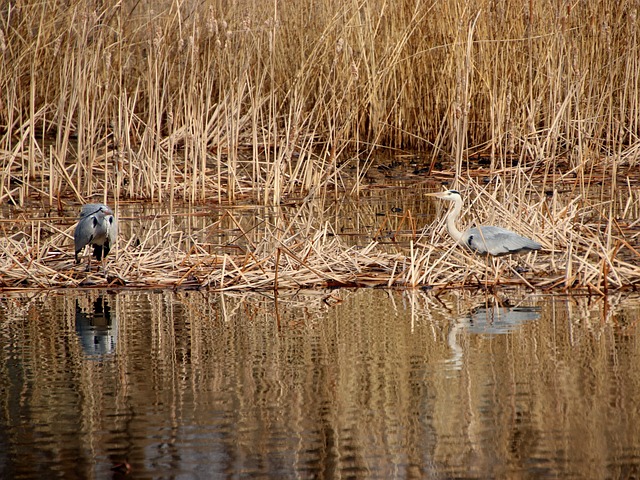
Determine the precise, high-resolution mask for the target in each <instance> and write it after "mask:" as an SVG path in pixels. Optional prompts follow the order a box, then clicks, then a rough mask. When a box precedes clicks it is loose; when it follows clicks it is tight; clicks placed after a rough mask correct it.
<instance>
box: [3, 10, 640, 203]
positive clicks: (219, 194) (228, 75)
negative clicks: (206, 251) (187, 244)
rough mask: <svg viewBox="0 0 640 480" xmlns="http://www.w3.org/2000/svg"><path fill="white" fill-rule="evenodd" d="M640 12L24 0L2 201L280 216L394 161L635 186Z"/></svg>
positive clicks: (11, 52)
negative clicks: (375, 158) (403, 152)
mask: <svg viewBox="0 0 640 480" xmlns="http://www.w3.org/2000/svg"><path fill="white" fill-rule="evenodd" d="M637 15H638V4H637V2H636V1H633V0H623V1H621V2H617V3H613V4H612V3H611V2H607V1H604V0H597V1H593V2H578V3H575V2H565V1H559V2H555V3H553V4H548V3H544V2H504V1H495V0H484V1H480V2H477V1H471V0H447V1H442V2H435V1H433V2H418V1H415V0H402V1H399V2H398V1H393V2H392V1H390V0H351V1H346V2H338V3H336V2H331V1H329V0H313V1H311V0H302V1H296V2H283V1H278V0H272V1H270V2H257V1H255V0H240V1H237V2H232V3H229V2H205V3H202V2H200V3H199V2H193V1H184V2H178V1H175V0H174V1H164V2H144V1H143V2H140V1H133V0H125V1H122V2H116V3H113V2H107V3H101V2H94V1H90V0H71V1H70V2H69V1H64V2H62V1H61V0H47V1H33V0H22V1H20V2H17V1H9V2H5V3H4V4H3V5H2V6H1V7H0V92H2V95H0V200H1V201H7V200H11V201H13V202H16V203H21V202H23V201H24V199H25V198H26V197H28V196H29V195H37V194H38V190H37V189H36V188H34V187H36V186H37V185H40V186H47V187H46V188H50V187H49V186H53V187H54V188H56V189H57V191H56V192H48V198H49V199H50V201H54V198H55V197H56V196H58V197H59V196H60V195H63V194H71V195H73V196H75V197H81V198H82V199H86V198H90V197H92V196H94V195H96V194H98V195H104V192H107V195H108V197H110V198H112V197H114V196H118V197H122V198H145V199H150V200H155V201H164V199H165V198H168V197H169V198H170V199H172V200H173V199H180V200H186V201H189V202H201V201H204V200H208V199H216V200H217V201H218V202H223V201H235V200H237V199H239V198H242V197H243V196H245V195H253V196H254V197H255V198H256V199H258V200H259V201H260V202H262V203H265V204H277V203H279V202H280V201H281V200H282V198H283V197H284V196H286V195H291V194H301V193H303V194H306V193H307V192H309V191H311V190H312V189H316V190H317V189H320V190H322V191H324V192H329V191H331V189H333V190H336V191H337V190H339V189H341V188H342V187H343V185H342V182H343V179H342V177H341V170H340V166H341V165H344V164H345V162H346V163H347V164H354V165H355V167H356V171H357V178H360V179H361V178H363V176H364V174H366V171H367V169H368V168H369V166H370V165H371V158H372V157H371V156H370V153H371V152H372V151H373V150H374V149H375V148H377V147H393V148H407V149H421V150H427V151H430V152H431V155H432V156H433V158H437V157H444V158H451V159H452V160H455V161H456V164H457V170H458V173H459V174H461V173H462V171H463V167H464V166H465V165H466V162H467V161H468V158H469V155H470V154H473V153H483V154H487V155H490V157H491V166H492V168H493V169H494V170H497V169H501V168H505V167H508V166H510V165H512V164H516V163H517V164H521V165H522V164H526V165H529V166H535V167H540V168H542V169H543V171H544V172H546V173H547V174H548V175H549V176H551V175H552V174H553V173H554V172H556V171H558V170H559V169H562V170H563V171H566V170H567V169H571V170H572V171H574V172H575V174H576V175H577V176H578V178H579V179H580V180H581V181H584V182H588V181H589V178H590V175H591V174H592V171H593V168H594V167H596V166H598V167H600V168H604V169H605V172H604V175H605V177H607V178H609V179H615V177H616V172H618V170H619V168H620V167H623V166H627V165H637V164H638V163H639V162H638V155H639V153H640V148H639V147H638V144H639V141H638V134H639V130H638V129H639V128H640V114H639V111H638V110H639V108H640V82H639V81H638V79H639V78H640V60H638V59H639V58H640V51H639V48H638V21H637ZM50 175H55V177H56V178H55V179H50V178H49V176H50ZM615 187H616V185H615V183H608V184H607V187H606V188H608V189H612V188H615ZM603 188H604V187H603ZM358 189H359V186H358V185H356V186H355V189H354V191H358ZM609 195H610V192H609V191H606V192H605V191H604V190H603V196H609ZM78 200H79V199H78Z"/></svg>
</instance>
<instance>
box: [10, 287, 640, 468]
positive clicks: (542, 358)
mask: <svg viewBox="0 0 640 480" xmlns="http://www.w3.org/2000/svg"><path fill="white" fill-rule="evenodd" d="M518 296H519V294H517V293H515V292H514V294H513V297H512V299H511V300H512V301H515V300H517V297H518ZM99 297H100V294H97V293H89V294H75V293H69V294H65V295H49V296H47V297H45V296H35V297H32V298H29V297H26V296H14V297H8V298H7V299H6V300H5V301H4V303H3V306H2V308H1V309H0V326H1V332H0V333H1V335H2V338H3V339H4V341H3V345H4V346H3V348H2V349H0V355H2V362H1V364H2V365H3V366H4V367H3V368H2V369H1V372H2V373H0V375H1V376H2V377H3V378H2V384H3V385H5V389H3V390H2V392H3V393H2V396H3V403H4V404H5V405H7V408H5V409H4V412H5V413H4V415H3V417H2V423H3V429H4V431H5V435H4V438H5V442H7V443H8V446H9V447H10V448H8V449H7V450H6V451H8V452H10V456H11V458H12V461H11V468H13V469H14V470H13V471H14V472H19V471H23V472H34V471H39V472H40V473H43V474H44V473H46V472H47V471H48V469H49V468H52V466H54V465H55V468H56V469H58V471H70V472H71V471H76V472H84V474H83V476H86V474H87V473H88V472H91V471H92V469H94V468H98V470H97V471H96V474H98V476H100V472H103V473H104V472H105V471H106V470H108V468H109V466H110V465H111V464H112V463H115V462H117V461H121V460H122V459H124V458H125V457H126V458H127V459H128V461H129V462H130V463H131V464H132V466H133V468H135V469H136V470H137V471H138V472H144V471H149V472H156V473H159V472H165V473H171V472H178V471H190V470H192V469H194V468H197V466H198V465H206V466H207V467H208V468H211V469H212V471H214V472H216V471H219V472H252V473H253V474H259V475H270V476H274V475H275V476H288V475H290V474H291V473H292V472H307V473H309V472H315V473H318V472H323V471H324V472H325V473H326V472H342V473H344V474H346V473H347V472H351V473H355V474H358V475H360V474H365V473H369V474H374V475H379V476H388V474H389V473H390V472H392V471H393V472H398V471H400V472H405V474H406V476H414V475H417V476H424V475H426V474H434V475H459V474H462V473H463V472H467V473H469V472H475V474H476V475H480V476H483V475H484V474H487V473H488V472H491V473H492V474H494V475H509V474H510V473H513V472H517V471H521V470H524V471H528V469H529V468H533V469H534V470H536V469H538V468H544V469H548V470H547V471H548V472H549V474H553V475H560V474H563V475H570V476H579V477H585V476H589V473H590V472H593V471H594V469H595V471H599V472H602V473H603V476H609V475H610V474H615V473H617V472H620V471H624V469H625V468H637V464H638V461H637V459H636V460H634V458H635V456H634V455H633V453H632V452H633V451H634V450H633V449H634V448H638V445H639V443H640V440H639V439H640V432H638V431H637V430H638V427H637V424H636V422H632V421H629V418H632V416H633V412H634V411H635V410H636V409H637V405H636V402H637V398H640V396H639V395H638V394H640V392H638V391H637V390H638V388H637V386H638V385H640V382H639V380H640V378H638V373H637V369H636V368H635V365H637V357H638V355H639V354H640V351H639V350H638V342H636V341H635V340H634V339H635V325H634V323H633V322H634V320H632V319H634V318H635V317H636V316H637V314H638V312H637V307H636V306H635V303H633V301H632V300H630V299H625V298H624V297H617V300H616V299H614V301H613V302H610V303H609V304H607V305H605V304H604V303H603V301H596V302H593V301H591V300H589V299H587V298H585V297H577V298H571V297H569V298H566V299H564V300H563V299H554V298H551V297H549V298H547V299H544V298H529V299H527V298H522V299H521V300H520V301H519V303H520V304H521V305H536V306H537V307H538V308H539V313H540V318H539V319H537V320H533V321H528V322H525V323H522V324H520V325H518V326H517V328H515V329H513V330H512V331H511V332H509V333H508V334H501V335H495V334H491V333H486V332H485V333H476V332H475V331H474V330H473V329H470V328H467V327H466V326H465V324H464V322H462V323H461V320H463V319H464V318H468V316H469V315H471V314H472V312H474V311H477V308H476V307H478V306H479V305H489V306H491V304H492V302H494V300H488V301H489V303H488V304H487V303H486V302H487V300H486V299H484V298H483V297H478V296H473V295H468V294H461V295H459V294H447V295H444V296H440V297H438V298H436V297H434V296H432V295H430V294H426V293H423V292H405V293H386V292H381V291H377V290H359V291H353V292H349V291H334V292H324V293H320V292H309V293H301V294H299V295H295V296H287V295H285V296H279V297H278V299H277V300H276V299H273V298H269V297H267V296H261V295H256V294H246V295H218V294H211V293H199V292H185V293H177V294H176V293H170V292H162V293H156V294H150V293H146V292H140V293H135V292H132V293H126V294H107V295H106V296H104V300H106V301H108V303H109V305H111V309H112V314H113V315H116V316H117V318H118V322H119V323H118V337H117V345H116V351H115V352H113V354H111V355H109V356H103V357H102V358H101V359H100V360H99V361H96V359H95V357H93V356H87V352H86V350H84V349H83V347H82V342H81V341H80V340H79V338H78V336H77V334H76V324H75V319H76V305H77V303H78V302H79V303H80V305H86V306H88V307H91V305H93V304H94V302H95V300H96V299H98V298H99ZM616 301H617V302H619V303H618V304H615V302H616ZM20 307H22V308H20ZM483 308H484V307H483ZM459 325H462V328H458V329H457V330H456V335H457V341H458V347H459V348H460V349H461V351H462V356H461V358H460V364H459V367H458V368H456V369H451V368H450V367H451V364H450V359H451V356H452V354H453V351H452V347H451V344H450V342H449V341H448V340H449V338H450V334H451V332H452V331H453V330H454V329H456V328H457V327H458V326H459ZM21 419H27V420H28V422H27V423H26V424H25V423H23V420H21ZM16 442H17V443H19V444H21V445H32V448H30V449H28V450H24V451H21V453H20V455H19V456H16V454H15V450H14V449H13V446H14V445H16ZM206 452H208V453H206ZM209 454H210V455H211V457H209V456H208V455H209ZM203 462H204V463H203ZM625 462H627V464H628V465H627V466H625ZM634 465H636V466H635V467H634ZM38 469H40V470H38ZM496 469H497V470H496ZM614 476H615V475H614Z"/></svg>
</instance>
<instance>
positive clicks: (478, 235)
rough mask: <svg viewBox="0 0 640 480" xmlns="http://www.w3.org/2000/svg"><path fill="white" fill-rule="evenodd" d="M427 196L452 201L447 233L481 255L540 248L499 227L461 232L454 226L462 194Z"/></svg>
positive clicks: (447, 192)
mask: <svg viewBox="0 0 640 480" xmlns="http://www.w3.org/2000/svg"><path fill="white" fill-rule="evenodd" d="M427 196H430V197H436V198H440V199H442V200H448V201H450V202H454V203H453V209H452V210H451V211H450V212H449V214H448V215H447V230H448V231H449V235H451V237H453V239H454V240H455V241H456V242H457V243H458V244H460V245H463V246H465V247H467V248H469V249H470V250H472V251H474V252H476V253H480V254H483V255H493V256H494V257H500V256H502V255H509V254H512V253H526V252H531V251H533V250H540V248H541V247H542V245H540V244H539V243H538V242H536V241H535V240H531V239H530V238H527V237H523V236H521V235H518V234H517V233H515V232H512V231H511V230H507V229H506V228H501V227H493V226H484V225H483V226H480V227H477V228H470V229H469V230H467V231H465V232H461V231H460V230H458V228H457V227H456V219H457V218H458V215H460V211H461V210H462V196H460V192H458V191H457V190H446V191H444V192H437V193H427Z"/></svg>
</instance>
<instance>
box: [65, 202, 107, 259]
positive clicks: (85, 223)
mask: <svg viewBox="0 0 640 480" xmlns="http://www.w3.org/2000/svg"><path fill="white" fill-rule="evenodd" d="M117 235H118V224H117V223H116V218H115V217H114V216H113V210H111V209H110V208H109V207H107V206H106V205H104V204H102V203H88V204H87V205H83V206H82V210H81V211H80V219H79V220H78V225H77V226H76V230H75V232H73V241H74V244H75V249H76V263H80V258H79V257H78V254H79V253H80V252H81V251H82V249H83V248H84V247H86V246H87V245H92V246H93V256H94V257H96V260H98V261H102V264H103V267H104V261H105V260H104V259H105V257H106V256H107V255H108V254H109V251H110V250H111V247H113V245H114V244H115V242H116V236H117ZM90 268H91V255H89V263H88V265H87V270H89V269H90Z"/></svg>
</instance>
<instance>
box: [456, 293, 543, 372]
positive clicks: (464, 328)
mask: <svg viewBox="0 0 640 480" xmlns="http://www.w3.org/2000/svg"><path fill="white" fill-rule="evenodd" d="M539 318H540V307H529V306H502V305H488V304H483V305H481V306H478V307H476V308H474V309H473V310H471V312H470V313H469V315H466V316H464V317H462V318H460V319H458V320H457V321H456V322H455V324H454V325H453V327H452V328H451V331H450V332H449V336H448V344H449V347H450V348H451V352H452V355H451V358H449V359H448V360H447V363H448V364H449V365H450V366H451V367H452V368H453V369H455V370H459V369H460V368H462V359H463V356H464V349H463V347H462V346H461V345H460V344H459V343H458V335H459V334H460V333H462V332H465V333H466V334H480V335H501V334H506V333H511V332H513V331H514V330H517V329H518V328H520V326H522V325H523V324H525V323H527V322H531V321H534V320H538V319H539Z"/></svg>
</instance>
